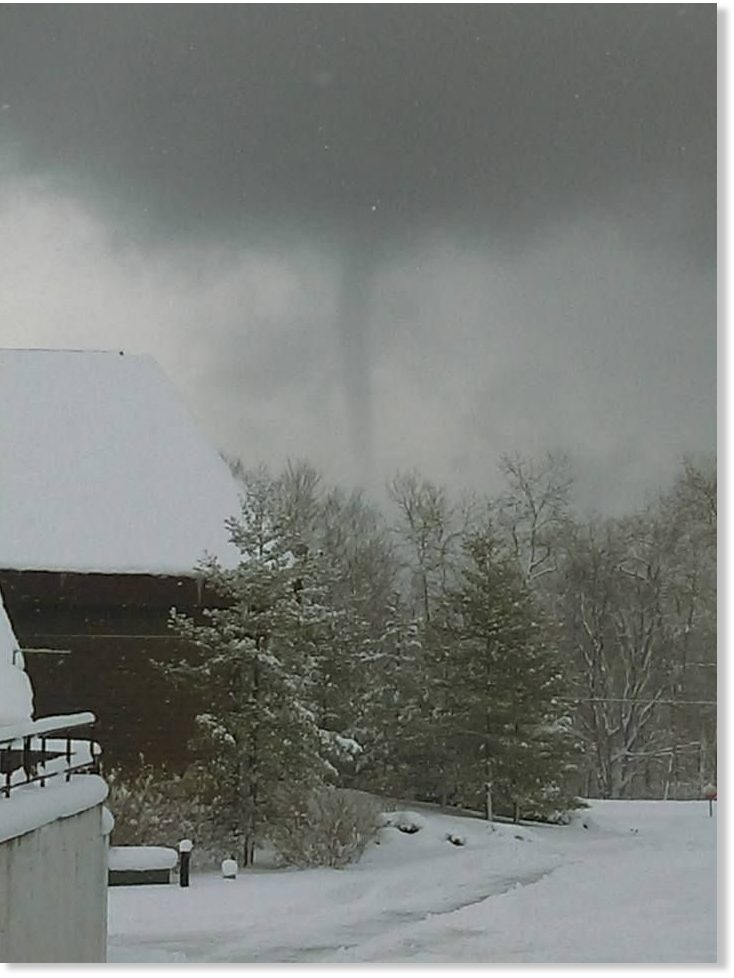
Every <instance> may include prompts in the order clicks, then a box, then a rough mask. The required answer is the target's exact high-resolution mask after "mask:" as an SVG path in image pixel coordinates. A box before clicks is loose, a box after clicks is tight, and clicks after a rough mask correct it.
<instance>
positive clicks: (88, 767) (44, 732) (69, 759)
mask: <svg viewBox="0 0 734 978" xmlns="http://www.w3.org/2000/svg"><path fill="white" fill-rule="evenodd" d="M94 722H95V716H94V714H93V713H72V714H69V715H67V716H56V717H43V718H42V719H40V720H26V721H23V722H21V723H13V724H10V725H8V726H4V727H0V798H2V797H3V796H4V797H5V798H9V797H10V792H11V791H12V789H13V788H17V787H19V786H20V785H23V784H34V783H35V782H38V784H39V785H40V786H41V787H44V785H45V784H46V781H47V780H48V779H49V778H54V777H59V776H61V775H63V776H64V778H65V779H66V780H67V781H70V780H71V776H72V774H80V773H92V774H96V773H97V771H98V766H99V756H100V754H101V753H102V751H101V749H100V747H99V745H98V744H96V743H94V741H92V740H90V739H79V738H78V737H77V736H76V734H77V732H78V731H81V730H83V729H84V728H87V727H91V726H92V725H93V724H94Z"/></svg>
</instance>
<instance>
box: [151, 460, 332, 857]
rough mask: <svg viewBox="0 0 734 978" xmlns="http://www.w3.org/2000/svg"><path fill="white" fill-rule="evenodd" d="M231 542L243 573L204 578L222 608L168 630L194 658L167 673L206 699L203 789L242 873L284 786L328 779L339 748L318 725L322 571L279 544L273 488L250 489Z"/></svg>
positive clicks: (212, 565) (176, 619)
mask: <svg viewBox="0 0 734 978" xmlns="http://www.w3.org/2000/svg"><path fill="white" fill-rule="evenodd" d="M230 530H231V535H232V540H233V541H234V543H236V545H237V546H238V547H239V549H240V551H241V554H242V561H241V562H240V564H239V566H238V567H237V568H236V569H234V570H231V571H230V570H225V569H223V568H222V567H221V566H220V565H218V564H217V563H216V561H210V562H208V563H207V564H205V565H204V566H203V568H202V571H203V578H204V583H205V586H206V588H207V589H208V590H210V591H213V592H214V593H216V595H217V596H218V599H219V601H220V603H221V605H223V606H222V607H217V608H211V609H209V610H207V611H206V612H205V613H204V614H205V621H203V622H196V621H193V620H192V619H191V618H188V617H186V616H183V615H178V614H176V613H175V612H174V613H173V615H172V621H171V624H172V627H173V628H174V629H175V631H176V632H177V633H178V634H179V635H180V636H181V637H182V638H184V639H186V640H187V641H188V642H189V643H190V644H191V645H192V646H194V647H196V648H197V649H198V651H199V655H198V656H192V657H191V659H190V660H189V661H186V662H181V663H179V664H177V665H176V666H173V667H171V668H170V671H171V672H172V673H173V674H174V675H175V676H176V677H177V678H178V679H179V680H180V681H184V682H188V683H195V684H198V685H199V686H200V687H201V688H202V689H205V697H204V698H205V700H206V702H207V704H208V705H207V709H206V711H203V712H202V713H201V714H200V715H199V716H198V717H197V723H198V729H199V734H200V736H199V738H198V743H197V749H198V761H197V766H198V769H199V784H200V785H201V787H202V792H203V793H204V794H205V795H206V796H207V798H208V801H209V803H210V804H211V805H212V806H214V807H216V808H217V810H218V812H219V815H220V818H221V820H222V822H224V823H227V827H228V828H229V829H230V831H231V832H232V833H233V835H234V836H236V837H237V839H238V841H239V843H240V844H241V846H242V854H243V861H244V863H245V864H247V863H249V862H251V861H252V858H253V851H254V845H255V843H256V842H257V841H258V839H260V838H261V837H262V835H263V830H264V828H265V826H266V823H267V822H268V821H272V819H274V818H277V817H278V814H279V813H278V811H277V806H278V799H279V798H280V797H281V795H282V786H283V785H287V786H288V787H289V789H292V788H293V786H295V785H302V786H303V788H304V790H305V789H307V788H308V787H310V786H312V785H314V784H317V783H319V782H320V781H321V780H322V779H323V778H324V777H326V776H327V775H328V773H329V771H330V770H331V768H330V764H329V761H328V759H327V755H328V754H329V752H330V751H332V750H333V749H334V743H333V738H332V737H330V734H329V732H328V731H326V730H324V729H323V728H322V727H321V725H320V723H319V718H318V715H317V709H316V699H317V696H316V693H317V689H318V684H319V681H320V671H319V666H320V663H319V649H320V643H321V642H322V639H323V632H324V629H325V627H326V626H327V624H328V623H329V622H330V620H331V619H332V617H333V615H332V612H331V611H330V609H329V608H327V607H325V606H324V605H323V604H322V603H321V601H322V599H323V598H324V588H323V586H322V585H321V583H320V582H319V581H318V580H317V578H316V574H315V567H314V566H313V565H312V564H310V563H309V561H308V560H307V559H306V558H304V557H299V556H297V555H294V553H293V552H292V550H291V549H290V548H289V546H288V544H287V542H286V540H285V538H284V534H283V529H282V523H281V519H280V513H279V512H278V507H277V505H276V503H275V502H274V500H273V496H272V494H271V492H270V485H269V482H268V480H267V479H265V478H262V479H260V480H258V479H251V480H250V481H249V483H248V491H247V493H246V495H245V497H244V501H243V506H242V514H241V518H240V519H239V520H233V521H232V522H231V526H230ZM337 746H338V745H337Z"/></svg>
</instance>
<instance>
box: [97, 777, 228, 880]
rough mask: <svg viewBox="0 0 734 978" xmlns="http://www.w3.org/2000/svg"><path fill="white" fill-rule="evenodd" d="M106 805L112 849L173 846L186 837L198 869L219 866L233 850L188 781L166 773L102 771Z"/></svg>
mask: <svg viewBox="0 0 734 978" xmlns="http://www.w3.org/2000/svg"><path fill="white" fill-rule="evenodd" d="M105 778H106V780H107V783H108V784H109V789H110V793H109V797H108V799H107V807H108V808H109V810H110V811H111V812H112V815H113V816H114V819H115V825H114V828H113V831H112V840H111V841H112V845H113V846H176V845H177V844H178V842H179V840H180V839H182V838H184V837H189V838H191V839H194V840H195V842H196V862H197V864H198V865H199V866H200V867H204V866H207V867H208V866H212V865H218V863H219V861H221V859H222V858H223V856H228V855H229V854H230V850H231V840H229V839H227V838H224V837H223V835H222V833H221V832H220V831H218V830H217V828H216V827H215V824H214V822H213V820H212V819H211V817H210V813H209V812H208V810H207V809H206V807H205V806H203V805H202V804H201V803H200V802H197V801H196V798H195V792H194V791H193V788H192V785H191V783H190V780H189V779H188V778H186V777H185V776H184V777H179V776H171V775H167V774H165V773H163V772H161V771H158V770H156V769H155V768H153V767H151V766H149V765H147V764H144V765H143V766H142V767H141V768H140V769H139V770H138V771H136V772H127V771H121V770H120V769H113V770H110V771H106V772H105Z"/></svg>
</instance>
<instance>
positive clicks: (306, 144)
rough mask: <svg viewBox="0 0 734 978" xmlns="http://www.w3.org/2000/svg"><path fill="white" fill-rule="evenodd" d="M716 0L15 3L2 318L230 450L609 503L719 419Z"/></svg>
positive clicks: (4, 56) (29, 339)
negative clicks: (565, 487)
mask: <svg viewBox="0 0 734 978" xmlns="http://www.w3.org/2000/svg"><path fill="white" fill-rule="evenodd" d="M715 137H716V7H715V5H714V4H705V5H695V6H690V5H678V4H670V5H667V4H644V5H621V4H619V5H616V4H612V5H598V4H594V5H591V4H590V5H553V4H546V5H543V6H539V5H521V4H510V5H490V4H483V5H461V4H450V5H441V4H439V5H412V4H397V5H352V4H349V5H322V4H318V5H309V4H300V5H267V4H263V5H196V4H194V5H181V6H179V5H175V4H174V5H146V4H136V5H121V6H120V5H55V6H48V5H11V6H8V5H2V6H0V150H1V158H0V267H1V268H2V276H3V287H2V289H1V290H0V324H1V325H0V332H1V336H0V341H1V342H2V345H5V346H51V347H56V346H59V347H87V346H90V347H95V348H113V349H124V350H126V351H129V352H145V353H150V354H152V355H153V356H155V357H156V358H157V359H158V361H159V362H160V363H161V365H162V367H163V368H164V370H165V371H166V372H167V373H168V375H169V376H170V377H171V379H172V380H173V381H174V383H175V384H176V385H177V387H178V388H179V390H180V391H181V394H182V396H183V398H184V400H185V401H186V402H187V404H188V405H189V406H190V408H191V410H192V411H193V412H194V414H195V415H196V416H197V417H198V419H199V420H200V422H201V424H202V425H203V427H204V428H205V430H206V431H207V433H208V434H209V435H210V437H211V438H212V440H213V442H214V443H215V444H216V445H217V447H218V448H220V449H222V450H224V451H226V452H228V453H229V454H231V455H236V456H239V457H241V458H242V459H243V460H244V461H245V462H246V463H248V464H250V463H256V462H260V461H265V462H268V463H270V464H272V465H274V466H277V465H279V464H281V463H282V461H283V460H284V459H286V458H287V457H306V458H308V459H310V460H311V461H312V462H314V463H315V464H316V465H317V466H319V467H321V468H322V469H323V470H324V472H325V474H326V475H327V476H328V477H329V478H331V479H334V480H337V481H342V482H354V481H365V482H368V483H370V484H371V485H373V486H376V485H377V486H379V485H381V484H382V482H383V481H384V479H385V478H386V477H387V476H388V475H389V474H390V473H392V472H393V471H394V470H395V469H396V468H399V467H400V468H409V467H414V466H415V467H418V468H420V469H422V470H423V471H425V473H426V474H427V475H429V476H430V477H432V478H434V479H436V480H439V481H444V482H447V483H449V484H450V485H453V486H466V487H471V488H475V489H484V488H486V489H488V490H492V489H494V488H495V487H496V485H497V472H496V463H497V458H498V456H499V454H500V453H501V452H506V451H518V452H522V453H526V454H537V453H539V452H542V451H545V450H547V449H552V450H564V451H566V452H567V453H568V454H569V455H570V457H571V459H572V461H573V463H574V465H575V467H576V471H577V473H578V498H579V502H580V503H581V504H582V505H584V506H595V507H597V508H600V509H603V510H607V511H619V510H621V509H623V508H626V507H629V506H634V505H637V504H638V503H640V502H642V501H643V499H644V496H645V494H646V493H648V492H651V491H654V490H655V489H656V488H657V487H658V486H659V485H660V484H661V483H664V482H666V481H667V480H668V479H669V478H670V477H671V474H672V473H673V471H674V469H675V468H676V465H677V462H678V460H679V459H680V457H681V456H682V455H683V454H684V453H686V452H701V451H709V450H713V449H714V448H715V444H716V432H715V425H716V386H715V385H716V283H715V261H716V199H715V185H716V144H715Z"/></svg>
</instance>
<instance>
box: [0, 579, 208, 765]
mask: <svg viewBox="0 0 734 978" xmlns="http://www.w3.org/2000/svg"><path fill="white" fill-rule="evenodd" d="M0 587H1V588H2V592H3V597H4V601H5V605H6V608H7V611H8V614H9V616H10V619H11V621H12V623H13V628H14V630H15V633H16V635H17V637H18V640H19V643H20V645H21V647H22V648H24V649H34V648H35V649H49V650H50V649H55V650H59V651H60V652H67V653H69V654H52V653H50V652H40V651H39V652H28V653H27V654H26V655H25V662H26V669H27V671H28V673H29V675H30V678H31V682H32V684H33V688H34V702H35V712H36V715H37V716H48V715H54V714H59V713H72V712H76V711H79V710H92V712H94V714H95V715H96V717H97V725H96V729H95V735H96V738H97V740H98V741H99V743H100V744H101V745H102V749H103V758H104V763H105V764H106V765H108V766H118V765H119V766H124V767H127V768H130V767H133V766H136V765H137V764H138V763H139V762H140V758H141V756H142V757H144V759H145V761H147V762H150V763H153V764H166V765H168V766H171V767H172V768H174V769H179V770H180V769H182V768H183V767H184V766H185V764H186V761H187V757H188V751H187V742H188V740H189V739H190V737H191V735H192V733H193V730H194V716H195V714H196V712H197V711H198V710H200V709H201V707H202V704H203V702H205V691H203V690H200V691H198V692H197V694H196V696H195V695H194V694H192V693H188V694H186V693H184V692H183V691H181V690H180V689H178V688H174V687H173V685H172V684H171V682H170V680H167V679H166V678H165V677H164V676H163V675H162V674H161V672H160V670H159V669H157V668H156V666H155V665H154V662H155V661H162V662H166V661H176V660H180V659H181V658H182V657H184V656H186V657H191V656H193V655H195V651H194V650H192V649H191V648H187V647H186V644H185V643H183V642H182V641H181V640H180V639H179V638H177V637H176V636H175V635H173V634H172V633H171V631H170V629H169V628H168V616H169V612H170V609H171V608H172V607H176V608H177V610H179V611H182V612H185V613H187V614H192V615H195V616H196V617H198V616H199V615H200V614H201V611H202V609H203V607H205V606H211V605H212V604H215V603H216V599H215V598H214V596H213V595H211V594H208V595H207V594H205V593H202V589H201V586H200V582H198V581H197V580H195V579H192V578H174V577H158V576H147V575H142V574H119V575H106V574H72V573H56V572H47V571H0Z"/></svg>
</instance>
